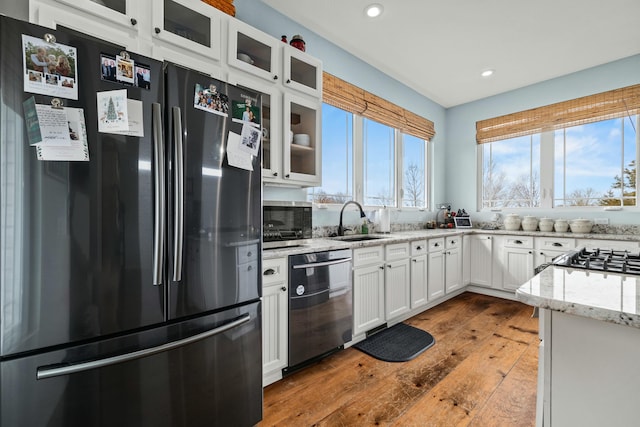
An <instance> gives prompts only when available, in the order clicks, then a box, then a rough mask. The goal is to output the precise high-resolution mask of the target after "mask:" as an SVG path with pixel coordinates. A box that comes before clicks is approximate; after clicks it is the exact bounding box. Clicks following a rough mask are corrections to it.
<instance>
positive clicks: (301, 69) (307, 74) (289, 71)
mask: <svg viewBox="0 0 640 427" xmlns="http://www.w3.org/2000/svg"><path fill="white" fill-rule="evenodd" d="M284 52H285V53H284V77H283V78H284V84H285V86H287V87H290V88H292V89H295V90H298V91H300V92H304V93H306V94H309V95H312V96H318V97H319V96H321V95H322V61H320V60H319V59H316V58H314V57H312V56H309V55H307V54H306V53H304V52H302V51H301V50H298V49H296V48H293V47H289V46H287V47H286V48H285V49H284Z"/></svg>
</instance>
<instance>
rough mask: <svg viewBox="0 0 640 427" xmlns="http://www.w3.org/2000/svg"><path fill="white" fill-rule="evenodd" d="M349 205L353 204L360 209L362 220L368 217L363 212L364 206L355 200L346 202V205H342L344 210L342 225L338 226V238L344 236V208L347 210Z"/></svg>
mask: <svg viewBox="0 0 640 427" xmlns="http://www.w3.org/2000/svg"><path fill="white" fill-rule="evenodd" d="M349 203H353V204H354V205H356V206H357V207H358V209H360V218H366V217H367V216H366V215H365V214H364V211H363V210H362V206H361V205H360V203H358V202H356V201H355V200H349V201H348V202H345V203H344V205H342V209H340V224H338V236H344V227H343V226H342V213H343V212H344V208H346V207H347V205H348V204H349Z"/></svg>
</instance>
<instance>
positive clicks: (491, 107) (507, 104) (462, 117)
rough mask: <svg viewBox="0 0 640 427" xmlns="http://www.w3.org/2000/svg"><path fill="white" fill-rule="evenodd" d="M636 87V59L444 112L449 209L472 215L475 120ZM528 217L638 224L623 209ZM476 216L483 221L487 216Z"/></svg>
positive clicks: (639, 66)
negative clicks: (581, 218) (461, 209)
mask: <svg viewBox="0 0 640 427" xmlns="http://www.w3.org/2000/svg"><path fill="white" fill-rule="evenodd" d="M638 83H640V55H636V56H632V57H629V58H625V59H621V60H619V61H614V62H610V63H608V64H604V65H601V66H598V67H594V68H589V69H587V70H583V71H579V72H577V73H573V74H569V75H566V76H563V77H558V78H555V79H552V80H547V81H545V82H542V83H538V84H535V85H531V86H527V87H524V88H521V89H517V90H513V91H510V92H505V93H502V94H500V95H496V96H492V97H489V98H484V99H481V100H478V101H475V102H470V103H468V104H463V105H459V106H456V107H452V108H450V109H448V110H447V113H446V118H447V124H446V127H447V131H446V134H447V140H446V142H445V145H446V147H447V149H446V165H447V166H446V169H447V171H446V187H445V194H447V196H448V197H449V198H450V201H451V202H452V203H453V205H454V206H460V207H467V211H469V212H473V211H476V206H477V182H476V181H477V180H476V176H477V163H476V162H477V155H476V148H477V144H476V138H475V136H476V129H475V124H476V121H478V120H483V119H487V118H491V117H497V116H501V115H504V114H509V113H514V112H517V111H522V110H528V109H530V108H535V107H540V106H543V105H548V104H553V103H556V102H560V101H566V100H568V99H574V98H579V97H582V96H586V95H592V94H594V93H599V92H604V91H607V90H611V89H616V88H620V87H624V86H630V85H634V84H638ZM520 212H522V210H520ZM525 214H526V212H525ZM533 215H536V216H541V215H547V216H551V217H560V216H564V217H568V218H575V217H578V216H582V217H585V218H609V220H610V222H611V223H612V224H638V223H640V218H639V217H640V215H638V214H637V213H633V212H631V211H630V210H629V209H626V210H624V211H619V212H604V211H602V209H601V208H585V209H583V210H579V208H571V209H570V210H568V209H567V210H562V209H556V210H554V211H548V212H541V211H539V210H538V211H536V212H535V213H533ZM476 216H477V217H478V218H480V219H484V220H488V219H489V217H490V214H489V213H482V214H478V215H476Z"/></svg>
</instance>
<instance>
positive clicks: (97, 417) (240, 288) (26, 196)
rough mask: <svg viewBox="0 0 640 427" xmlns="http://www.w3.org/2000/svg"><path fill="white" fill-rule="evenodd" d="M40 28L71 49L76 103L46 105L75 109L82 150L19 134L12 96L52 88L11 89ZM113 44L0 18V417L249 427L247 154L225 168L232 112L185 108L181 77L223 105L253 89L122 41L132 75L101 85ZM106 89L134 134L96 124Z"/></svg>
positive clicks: (254, 185) (253, 416)
mask: <svg viewBox="0 0 640 427" xmlns="http://www.w3.org/2000/svg"><path fill="white" fill-rule="evenodd" d="M47 34H51V35H53V36H55V39H56V41H55V42H53V43H57V44H58V45H61V46H71V47H73V48H75V49H77V51H76V54H75V58H74V59H75V61H74V64H72V65H73V67H77V70H75V71H73V72H72V74H73V78H72V79H71V81H69V82H68V85H69V86H71V85H76V87H77V92H78V93H77V100H74V99H66V98H64V97H62V101H63V103H64V107H66V108H68V107H72V108H82V109H83V114H84V117H85V121H86V135H87V138H86V139H87V146H88V152H89V157H90V160H89V161H46V160H38V158H37V155H36V148H35V147H33V146H30V144H29V142H30V141H29V139H28V137H27V126H26V123H25V113H24V111H25V109H24V107H23V102H24V101H26V100H28V99H30V98H31V97H34V99H35V102H36V103H37V104H42V105H50V104H51V102H52V100H53V98H54V97H53V96H49V95H48V94H46V93H39V94H38V93H36V94H34V93H32V92H29V91H25V88H26V86H25V82H24V78H25V77H24V76H25V63H26V62H28V60H27V59H26V53H25V48H24V46H23V41H24V39H23V36H24V35H28V36H29V37H33V38H34V39H43V40H45V39H46V38H47V37H48V36H47ZM54 45H55V44H54ZM121 50H122V49H121V48H120V47H118V46H114V45H111V44H108V43H106V42H101V41H99V40H95V39H91V38H89V37H87V36H84V35H82V34H79V33H76V32H73V31H71V30H65V29H59V31H52V30H50V29H46V28H43V27H39V26H36V25H32V24H28V23H24V22H21V21H17V20H13V19H10V18H6V17H1V18H0V92H1V97H2V102H1V104H0V114H1V123H0V137H1V139H0V244H1V248H0V281H1V282H0V310H1V311H0V334H1V335H0V345H1V347H0V386H1V388H0V393H1V403H0V422H1V426H2V427H9V426H12V427H13V426H65V427H69V426H83V427H86V426H116V425H117V426H154V427H155V426H172V427H175V426H250V425H254V424H255V423H257V422H258V421H259V420H260V419H261V416H262V353H261V319H260V316H261V311H260V310H261V307H260V296H261V282H260V280H261V275H260V274H259V272H260V271H261V268H260V263H261V260H260V259H261V258H260V253H261V238H260V236H261V230H260V227H261V224H262V221H261V207H260V204H261V183H260V171H261V170H260V159H259V156H258V157H254V158H253V159H252V166H253V169H254V170H253V171H249V170H245V169H242V168H237V167H232V166H230V165H229V164H228V156H227V148H228V146H227V135H228V134H229V132H230V131H232V132H234V133H237V134H240V133H241V132H242V129H243V127H244V126H245V125H246V122H243V121H242V120H233V118H232V117H233V115H232V114H231V113H232V112H231V111H228V112H227V113H228V114H227V115H224V114H217V113H212V112H211V111H207V110H206V108H196V103H197V91H196V90H197V89H196V88H203V87H204V88H207V90H209V89H211V90H214V91H215V90H217V93H219V94H222V95H225V96H226V97H227V98H228V99H227V101H228V107H229V108H232V105H233V106H235V104H233V102H234V101H235V100H237V101H238V102H239V104H238V105H241V104H240V101H242V100H243V99H250V100H252V103H253V104H252V106H253V108H254V110H255V109H256V106H259V105H260V95H259V94H256V93H251V92H248V91H245V90H242V89H240V88H236V87H233V86H230V85H226V84H225V83H223V82H220V81H216V80H214V79H212V78H210V77H208V76H207V75H206V74H201V73H198V72H195V71H191V70H187V69H184V68H181V67H178V66H175V65H172V64H168V63H161V62H157V61H154V60H151V59H149V58H144V57H141V56H138V55H136V54H135V53H133V52H129V54H130V60H132V61H135V64H137V65H136V66H138V65H139V66H140V67H141V68H143V69H146V70H147V71H148V75H147V76H146V77H145V79H142V77H140V80H137V79H134V80H126V79H122V80H118V79H113V78H112V77H113V76H112V75H111V73H110V72H108V71H105V69H101V67H102V66H103V65H104V64H105V62H108V61H105V58H110V57H113V56H116V57H120V51H121ZM123 56H124V57H125V58H126V55H124V54H123ZM107 65H108V64H107ZM136 70H137V68H136ZM121 71H122V70H121ZM124 71H126V70H124ZM55 73H56V72H55V71H52V73H51V74H52V75H54V74H55ZM66 73H67V74H65V71H62V75H61V76H59V77H60V78H62V79H63V80H64V78H65V77H64V76H67V78H70V77H69V74H68V71H66ZM35 74H37V72H36V73H35ZM46 74H48V73H47V71H44V72H43V75H45V76H46ZM30 77H31V76H30ZM34 78H35V75H34ZM47 78H49V77H47ZM52 78H53V77H52ZM125 80H126V81H125ZM58 83H59V82H58ZM214 86H215V87H214ZM121 89H126V91H127V92H126V96H127V98H128V99H132V100H137V101H141V102H142V114H143V115H142V119H141V120H140V123H141V124H142V130H143V133H144V136H142V137H140V136H126V135H118V134H114V133H103V132H99V131H98V121H99V120H100V119H101V118H100V117H98V116H99V114H101V113H100V112H99V103H98V102H97V95H96V94H97V93H98V92H105V91H112V90H121ZM223 107H224V103H223V104H222V105H220V104H219V105H218V109H219V110H220V109H221V108H223ZM257 111H259V110H256V112H257ZM220 112H223V111H218V113H220ZM223 113H224V112H223ZM253 120H254V121H255V120H256V117H254V118H253ZM257 120H258V121H259V117H258V118H257Z"/></svg>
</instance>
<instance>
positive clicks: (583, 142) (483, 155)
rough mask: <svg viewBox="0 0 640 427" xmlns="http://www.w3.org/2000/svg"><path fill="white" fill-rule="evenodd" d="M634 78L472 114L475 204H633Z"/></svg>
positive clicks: (637, 121) (638, 100)
mask: <svg viewBox="0 0 640 427" xmlns="http://www.w3.org/2000/svg"><path fill="white" fill-rule="evenodd" d="M639 125H640V85H633V86H627V87H623V88H619V89H614V90H611V91H608V92H602V93H597V94H594V95H589V96H585V97H582V98H577V99H572V100H568V101H563V102H558V103H556V104H551V105H547V106H542V107H538V108H533V109H530V110H526V111H520V112H517V113H512V114H507V115H505V116H500V117H494V118H490V119H485V120H480V121H478V122H476V141H477V142H478V144H481V147H480V148H479V149H478V155H479V158H478V160H479V161H478V164H479V166H480V169H481V171H482V172H481V173H482V175H481V179H479V180H478V186H479V194H481V200H480V206H481V207H482V208H499V207H543V208H552V207H571V206H638V200H637V198H636V187H637V177H636V164H637V163H638V159H639V158H640V138H639V137H638V133H637V129H638V126H639Z"/></svg>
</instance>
